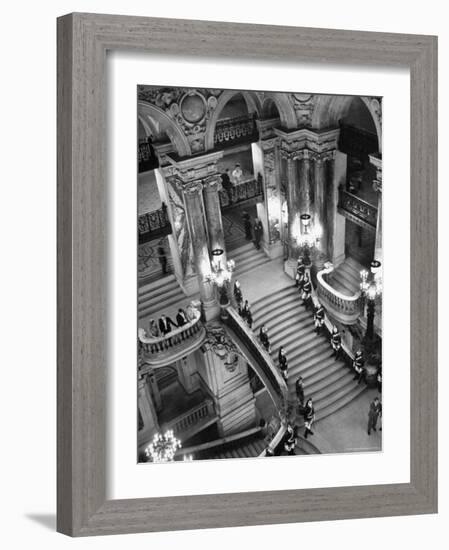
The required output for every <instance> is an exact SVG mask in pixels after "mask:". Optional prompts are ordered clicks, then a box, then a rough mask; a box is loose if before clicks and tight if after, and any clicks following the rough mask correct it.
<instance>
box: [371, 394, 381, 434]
mask: <svg viewBox="0 0 449 550" xmlns="http://www.w3.org/2000/svg"><path fill="white" fill-rule="evenodd" d="M381 411H382V406H381V404H380V401H379V398H378V397H375V398H374V401H372V402H371V404H370V406H369V411H368V435H371V430H374V431H377V430H376V426H377V419H378V418H379V415H380V413H381Z"/></svg>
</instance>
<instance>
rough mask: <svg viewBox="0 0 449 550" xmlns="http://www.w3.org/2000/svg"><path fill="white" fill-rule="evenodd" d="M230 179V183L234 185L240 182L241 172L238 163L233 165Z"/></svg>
mask: <svg viewBox="0 0 449 550" xmlns="http://www.w3.org/2000/svg"><path fill="white" fill-rule="evenodd" d="M231 177H232V182H233V183H234V184H235V185H238V184H239V183H240V182H241V180H242V177H243V170H242V168H241V166H240V164H239V163H237V164H236V165H235V168H234V170H233V171H232V174H231Z"/></svg>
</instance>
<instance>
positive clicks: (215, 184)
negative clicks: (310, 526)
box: [203, 174, 226, 264]
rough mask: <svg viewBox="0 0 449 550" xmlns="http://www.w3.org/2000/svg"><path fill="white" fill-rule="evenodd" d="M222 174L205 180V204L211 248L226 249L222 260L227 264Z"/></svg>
mask: <svg viewBox="0 0 449 550" xmlns="http://www.w3.org/2000/svg"><path fill="white" fill-rule="evenodd" d="M220 182H221V178H220V176H219V175H218V174H217V175H214V176H210V177H208V178H206V179H205V180H203V190H204V191H203V196H204V206H205V210H206V217H207V227H208V230H209V246H210V249H211V250H214V249H215V248H220V249H221V250H223V251H224V254H223V255H222V256H221V261H222V262H223V263H224V264H226V248H225V239H224V231H223V221H222V218H221V206H220V196H219V193H218V191H219V187H220Z"/></svg>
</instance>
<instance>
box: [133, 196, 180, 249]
mask: <svg viewBox="0 0 449 550" xmlns="http://www.w3.org/2000/svg"><path fill="white" fill-rule="evenodd" d="M138 226H139V240H140V241H141V242H142V241H148V240H149V239H150V237H151V238H154V237H156V236H157V235H161V236H162V235H168V234H170V233H171V232H172V227H171V224H170V218H169V216H168V211H167V205H166V204H165V203H164V202H163V203H162V206H161V207H160V208H158V209H157V210H152V211H150V212H145V213H144V214H140V215H139V218H138Z"/></svg>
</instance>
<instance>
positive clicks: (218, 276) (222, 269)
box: [204, 248, 235, 288]
mask: <svg viewBox="0 0 449 550" xmlns="http://www.w3.org/2000/svg"><path fill="white" fill-rule="evenodd" d="M211 254H212V257H213V261H212V263H211V266H210V267H211V272H210V273H209V274H208V275H206V277H205V278H204V280H205V282H206V283H211V284H214V285H217V286H218V287H219V288H220V287H223V286H224V285H225V284H226V283H229V282H230V281H231V277H232V272H233V271H234V269H235V262H234V260H228V261H227V262H226V264H225V265H224V266H223V265H222V260H221V256H223V254H224V250H223V249H221V248H215V249H214V250H212V252H211Z"/></svg>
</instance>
